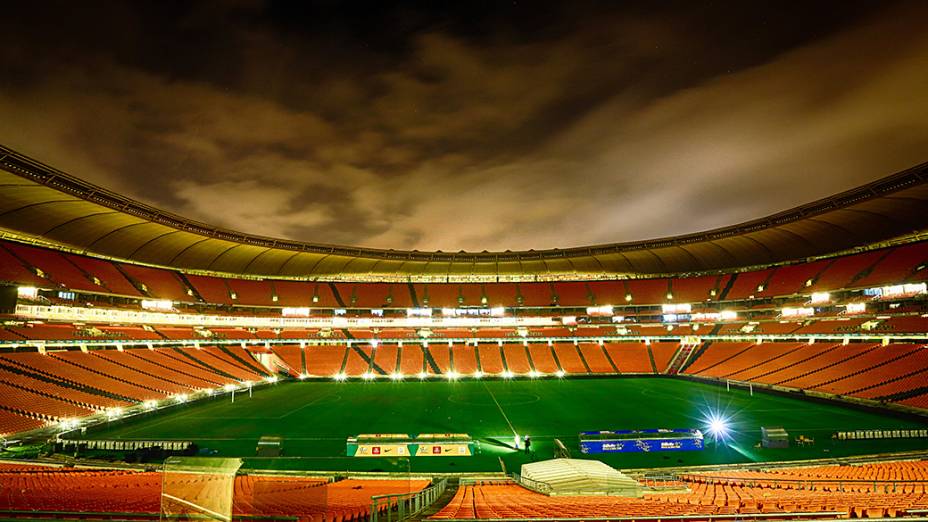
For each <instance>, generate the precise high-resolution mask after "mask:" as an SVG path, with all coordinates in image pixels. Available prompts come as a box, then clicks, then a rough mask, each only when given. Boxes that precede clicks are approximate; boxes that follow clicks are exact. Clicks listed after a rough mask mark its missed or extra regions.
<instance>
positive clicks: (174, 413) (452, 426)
mask: <svg viewBox="0 0 928 522" xmlns="http://www.w3.org/2000/svg"><path fill="white" fill-rule="evenodd" d="M709 411H718V412H721V413H722V414H724V415H725V416H726V417H728V418H729V419H730V422H731V427H732V436H731V438H730V439H729V440H728V441H727V442H726V443H725V444H719V445H716V444H713V443H710V444H707V447H706V449H705V450H703V451H691V452H661V453H635V454H610V455H599V456H597V458H600V459H601V460H603V461H604V462H606V463H607V464H610V465H612V466H615V467H618V468H638V467H662V466H674V465H700V464H715V463H733V462H752V461H758V462H759V461H771V460H794V459H808V458H827V457H838V456H846V455H855V454H869V453H880V452H889V451H902V450H911V449H928V440H926V439H921V440H918V439H903V440H898V439H897V440H887V441H836V440H832V438H831V434H832V433H833V432H834V431H836V430H853V429H875V428H883V429H892V428H907V427H921V428H925V427H928V424H926V423H925V422H924V421H919V420H917V419H908V418H900V417H895V416H890V415H881V414H878V413H873V412H869V411H861V410H858V409H852V408H848V407H844V406H841V405H837V404H823V403H819V402H812V401H808V400H803V399H801V398H793V397H785V396H781V395H773V394H767V393H761V392H755V393H754V395H753V397H752V396H750V394H749V393H748V392H747V391H746V390H740V389H739V390H736V389H732V390H731V391H726V390H725V388H724V387H720V386H715V385H710V384H703V383H694V382H690V381H685V380H682V379H672V378H602V379H577V380H572V379H562V380H559V379H553V380H531V381H529V380H514V381H460V382H444V381H442V382H437V381H425V382H419V381H405V382H341V383H340V382H281V383H278V384H275V385H271V386H267V387H264V388H260V389H256V390H255V392H254V395H253V397H251V398H249V397H248V396H247V394H242V393H239V394H236V398H235V402H234V404H233V403H232V402H231V400H230V398H229V396H223V397H221V398H217V399H213V400H209V401H205V402H199V403H192V404H188V405H182V406H178V407H175V408H172V409H170V410H167V411H162V412H158V413H154V414H150V415H147V416H140V417H135V418H131V419H124V420H120V421H114V422H112V423H111V424H109V425H108V426H103V427H101V428H98V429H92V430H91V431H90V433H88V435H87V437H91V438H123V439H148V440H153V439H154V440H165V439H177V440H192V441H195V442H196V443H198V445H199V446H200V447H201V448H210V449H212V450H217V451H218V455H219V456H228V457H247V458H246V462H245V467H247V468H251V469H305V470H332V471H339V470H340V471H349V470H350V471H395V472H401V471H416V472H466V471H499V470H500V468H501V464H500V461H501V460H502V462H504V463H505V465H506V467H507V469H508V470H510V471H518V467H519V466H520V465H521V464H522V463H524V462H528V461H530V460H533V459H534V460H543V459H547V458H551V456H552V453H553V440H554V439H555V438H558V439H560V440H561V441H562V442H563V443H564V444H565V445H566V446H567V447H568V448H569V449H570V450H571V451H572V455H573V456H574V457H580V456H581V454H580V452H579V449H578V439H577V434H578V433H579V432H580V431H588V430H612V429H643V428H699V429H704V428H705V426H706V421H705V415H706V413H707V412H709ZM761 426H783V427H785V428H786V429H787V431H788V432H789V433H790V437H791V438H793V439H795V437H797V436H798V435H805V436H807V437H811V438H814V439H815V441H816V444H815V445H814V446H811V447H805V448H799V447H791V448H789V449H785V450H784V449H781V450H773V449H770V450H767V449H759V448H755V444H757V443H758V442H759V440H760V427H761ZM449 432H454V433H468V434H470V435H471V436H472V437H473V438H475V439H477V440H479V441H480V443H479V448H478V451H477V455H475V456H473V457H412V458H409V459H382V458H349V457H346V456H345V439H346V437H348V436H351V435H357V434H359V433H409V434H418V433H449ZM514 432H515V433H518V434H519V435H526V434H528V435H531V437H532V440H533V444H532V450H533V454H530V455H527V454H525V453H524V452H521V451H516V450H514V449H512V448H510V447H508V446H507V445H511V444H512V441H513V437H514V435H513V434H514ZM263 435H274V436H281V437H283V438H284V452H285V456H284V457H283V458H256V457H254V451H255V446H256V443H257V440H258V438H259V437H261V436H263Z"/></svg>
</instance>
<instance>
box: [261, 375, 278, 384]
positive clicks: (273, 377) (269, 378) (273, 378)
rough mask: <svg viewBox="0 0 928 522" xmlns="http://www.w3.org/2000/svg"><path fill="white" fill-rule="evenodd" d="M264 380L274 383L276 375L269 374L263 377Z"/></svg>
mask: <svg viewBox="0 0 928 522" xmlns="http://www.w3.org/2000/svg"><path fill="white" fill-rule="evenodd" d="M264 380H265V381H267V382H270V383H275V382H277V376H276V375H270V376H267V377H265V378H264Z"/></svg>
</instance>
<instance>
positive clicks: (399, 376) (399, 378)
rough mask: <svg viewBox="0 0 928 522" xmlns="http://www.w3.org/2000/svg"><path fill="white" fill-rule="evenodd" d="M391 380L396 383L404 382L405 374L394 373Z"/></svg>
mask: <svg viewBox="0 0 928 522" xmlns="http://www.w3.org/2000/svg"><path fill="white" fill-rule="evenodd" d="M390 378H391V379H393V380H394V381H402V380H403V374H402V373H400V372H393V373H391V374H390Z"/></svg>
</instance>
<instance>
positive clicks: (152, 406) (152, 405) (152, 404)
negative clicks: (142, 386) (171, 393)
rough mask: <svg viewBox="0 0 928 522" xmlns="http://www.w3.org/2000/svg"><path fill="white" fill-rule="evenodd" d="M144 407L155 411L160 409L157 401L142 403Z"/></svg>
mask: <svg viewBox="0 0 928 522" xmlns="http://www.w3.org/2000/svg"><path fill="white" fill-rule="evenodd" d="M142 406H143V407H144V408H145V409H146V410H153V409H155V408H157V407H158V401H156V400H147V401H145V402H143V403H142Z"/></svg>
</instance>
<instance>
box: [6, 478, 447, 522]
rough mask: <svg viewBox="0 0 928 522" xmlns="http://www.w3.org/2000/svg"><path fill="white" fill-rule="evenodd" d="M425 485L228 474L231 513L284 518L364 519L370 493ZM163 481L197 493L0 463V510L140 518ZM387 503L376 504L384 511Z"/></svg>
mask: <svg viewBox="0 0 928 522" xmlns="http://www.w3.org/2000/svg"><path fill="white" fill-rule="evenodd" d="M202 480H206V481H210V480H212V481H213V482H217V483H218V482H219V481H220V480H219V479H215V478H214V479H211V478H206V479H202ZM172 482H173V483H172ZM166 484H167V485H166ZM428 484H429V481H427V480H400V479H396V480H375V479H369V480H350V479H349V480H340V481H336V482H332V481H330V480H327V479H325V478H311V477H288V476H261V475H242V476H238V477H236V478H235V481H234V486H233V488H234V495H233V497H232V499H233V508H232V512H233V514H234V515H236V516H247V517H249V518H250V519H253V520H275V518H272V517H275V516H282V517H285V518H283V519H284V520H293V519H297V520H305V521H342V522H350V521H354V520H363V519H366V518H367V516H368V515H369V514H370V508H371V497H372V496H376V495H386V494H391V493H392V494H397V493H410V492H416V491H419V490H421V489H423V488H425V487H426V486H428ZM165 487H168V488H171V490H172V491H175V492H177V493H178V494H179V495H181V496H183V493H182V492H183V491H184V489H187V490H189V491H191V492H197V493H199V494H202V493H200V488H201V487H202V485H201V484H198V483H197V482H196V479H193V480H191V479H190V478H182V477H175V476H167V477H165V475H164V474H163V473H159V472H136V471H125V470H123V471H114V470H87V469H84V470H79V469H70V468H60V467H53V466H23V465H15V464H14V465H8V464H0V488H2V489H3V491H4V494H3V495H0V513H2V514H3V516H4V517H12V518H23V519H26V518H30V517H38V518H64V517H67V516H68V515H69V514H70V515H72V516H74V517H80V518H85V519H86V518H87V517H88V515H87V513H94V514H98V515H101V514H104V513H113V514H116V513H119V514H122V515H123V516H126V515H128V516H129V517H130V519H135V518H136V516H138V515H139V514H141V515H148V517H147V518H146V517H142V518H141V519H143V520H146V519H152V517H153V519H154V520H157V519H158V518H159V514H160V513H161V512H162V509H161V508H162V501H163V498H162V491H163V490H164V489H165ZM213 491H214V493H213V494H216V493H215V491H216V490H213ZM193 496H194V495H191V498H193ZM390 507H391V506H390V505H388V504H384V505H383V509H384V510H385V511H386V510H389V509H390ZM43 513H44V514H43ZM133 515H135V516H133ZM286 517H295V518H286ZM91 518H93V517H92V516H91ZM278 520H279V519H278Z"/></svg>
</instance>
